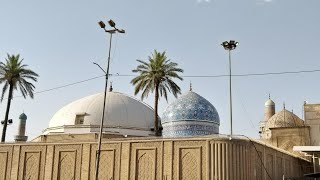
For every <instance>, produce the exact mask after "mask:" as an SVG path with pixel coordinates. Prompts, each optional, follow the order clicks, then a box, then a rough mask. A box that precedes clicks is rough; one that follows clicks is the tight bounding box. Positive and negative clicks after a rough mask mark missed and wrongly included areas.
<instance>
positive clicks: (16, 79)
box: [0, 54, 38, 101]
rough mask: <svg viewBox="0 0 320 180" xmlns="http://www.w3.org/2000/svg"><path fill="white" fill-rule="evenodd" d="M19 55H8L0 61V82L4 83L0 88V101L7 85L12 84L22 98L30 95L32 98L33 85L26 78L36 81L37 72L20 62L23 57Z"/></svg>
mask: <svg viewBox="0 0 320 180" xmlns="http://www.w3.org/2000/svg"><path fill="white" fill-rule="evenodd" d="M19 59H20V55H19V54H18V55H9V54H7V58H6V60H5V62H0V83H1V84H2V83H4V85H3V88H2V95H1V101H2V100H3V97H4V94H5V93H6V91H7V89H8V87H9V86H13V89H14V90H17V89H18V87H19V90H20V92H21V94H22V96H23V97H24V98H26V96H28V95H29V96H30V97H31V98H33V91H34V88H35V86H34V85H33V84H32V83H31V82H29V81H28V80H32V81H34V82H36V81H37V77H38V74H37V73H35V72H33V71H32V70H30V69H27V66H28V65H25V64H22V61H23V59H21V60H19Z"/></svg>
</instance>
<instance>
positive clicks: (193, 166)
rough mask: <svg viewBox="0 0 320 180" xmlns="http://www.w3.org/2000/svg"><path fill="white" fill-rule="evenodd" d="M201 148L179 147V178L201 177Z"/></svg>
mask: <svg viewBox="0 0 320 180" xmlns="http://www.w3.org/2000/svg"><path fill="white" fill-rule="evenodd" d="M200 150H201V149H200V148H193V149H190V148H186V149H180V160H179V162H180V167H179V169H180V172H179V174H180V177H179V178H181V179H186V180H188V179H190V180H192V179H201V178H200V177H201V172H200V170H201V168H200V167H201V164H200V161H201V151H200Z"/></svg>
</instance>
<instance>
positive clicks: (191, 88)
mask: <svg viewBox="0 0 320 180" xmlns="http://www.w3.org/2000/svg"><path fill="white" fill-rule="evenodd" d="M190 91H192V82H191V81H190Z"/></svg>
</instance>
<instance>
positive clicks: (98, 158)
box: [94, 19, 125, 180]
mask: <svg viewBox="0 0 320 180" xmlns="http://www.w3.org/2000/svg"><path fill="white" fill-rule="evenodd" d="M98 24H99V26H100V27H101V28H102V29H104V31H105V32H106V33H109V34H110V42H109V53H108V65H107V71H104V70H103V68H101V66H99V64H97V63H94V64H95V65H97V66H98V67H99V68H100V69H101V70H102V71H103V72H104V73H105V75H106V84H105V88H104V99H103V109H102V117H101V122H100V131H99V138H98V139H99V140H98V150H97V156H96V172H95V180H98V177H99V163H100V152H101V138H102V130H103V120H104V113H105V107H106V96H107V88H108V77H109V67H110V54H111V43H112V34H114V33H125V30H123V29H118V28H116V23H115V22H114V21H112V20H111V19H110V20H109V21H108V24H109V25H110V26H111V27H112V28H113V29H111V30H107V29H106V25H105V24H104V22H103V21H100V22H98Z"/></svg>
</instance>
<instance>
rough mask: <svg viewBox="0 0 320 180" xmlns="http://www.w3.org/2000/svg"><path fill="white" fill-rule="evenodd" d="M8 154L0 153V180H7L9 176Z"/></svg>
mask: <svg viewBox="0 0 320 180" xmlns="http://www.w3.org/2000/svg"><path fill="white" fill-rule="evenodd" d="M7 163H8V152H0V180H5V179H6V175H7Z"/></svg>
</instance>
